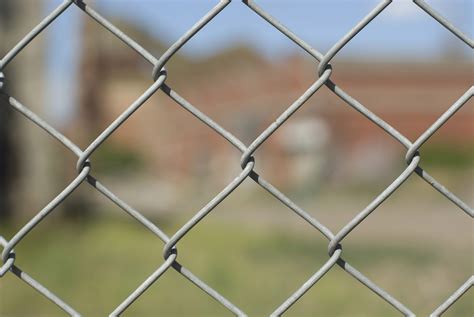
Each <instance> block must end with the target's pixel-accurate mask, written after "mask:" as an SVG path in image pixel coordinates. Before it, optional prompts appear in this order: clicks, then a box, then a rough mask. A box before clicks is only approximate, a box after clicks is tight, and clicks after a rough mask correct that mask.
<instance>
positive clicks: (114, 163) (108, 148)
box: [91, 142, 145, 174]
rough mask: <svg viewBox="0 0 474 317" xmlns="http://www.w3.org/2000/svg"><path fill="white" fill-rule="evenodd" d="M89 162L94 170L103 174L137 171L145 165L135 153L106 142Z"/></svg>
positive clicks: (121, 146)
mask: <svg viewBox="0 0 474 317" xmlns="http://www.w3.org/2000/svg"><path fill="white" fill-rule="evenodd" d="M91 160H92V164H93V165H94V170H96V171H98V172H99V173H104V174H115V173H124V172H129V171H132V170H133V171H137V170H140V169H141V168H143V167H144V163H145V162H144V160H143V158H142V157H141V156H140V154H139V153H138V152H137V151H135V150H132V149H128V148H127V147H125V146H123V145H120V146H118V145H114V144H112V143H107V142H106V143H104V144H103V145H102V146H101V147H100V148H99V149H98V150H97V151H96V152H95V153H94V155H93V157H92V159H91Z"/></svg>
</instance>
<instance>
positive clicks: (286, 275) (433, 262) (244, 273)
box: [0, 218, 473, 317]
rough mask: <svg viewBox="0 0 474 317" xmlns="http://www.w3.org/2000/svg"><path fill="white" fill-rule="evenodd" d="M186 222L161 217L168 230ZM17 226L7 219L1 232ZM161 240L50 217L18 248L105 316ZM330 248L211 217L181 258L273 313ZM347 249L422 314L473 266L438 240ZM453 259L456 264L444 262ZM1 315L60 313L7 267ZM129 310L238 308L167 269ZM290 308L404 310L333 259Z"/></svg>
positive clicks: (68, 297)
mask: <svg viewBox="0 0 474 317" xmlns="http://www.w3.org/2000/svg"><path fill="white" fill-rule="evenodd" d="M157 224H160V223H159V222H157ZM181 224H182V222H179V223H171V222H168V223H165V224H163V225H164V228H165V231H166V232H167V233H171V232H174V231H176V229H177V228H178V227H179V225H181ZM17 229H18V227H17V226H13V227H11V228H2V232H6V231H7V232H10V233H12V232H14V231H15V230H17ZM10 237H11V236H7V238H10ZM162 248H163V244H162V243H161V242H160V241H159V240H158V239H157V238H156V237H155V236H153V235H152V234H151V233H149V232H148V231H146V230H144V229H143V228H142V227H141V226H140V225H138V224H136V223H134V222H133V221H131V220H128V219H127V220H123V219H120V220H118V219H108V218H107V219H97V220H96V221H91V222H84V223H81V224H76V225H73V224H68V223H61V226H58V223H55V222H54V221H53V222H50V223H48V224H41V225H40V226H39V227H38V228H37V229H35V230H34V231H33V232H32V233H31V234H30V235H29V236H28V237H27V238H26V239H25V240H24V241H23V242H22V243H21V244H20V245H19V246H18V247H17V248H16V253H17V261H16V263H17V265H18V266H19V267H20V268H21V269H23V270H24V271H26V272H27V273H29V274H30V275H31V276H32V277H34V278H36V279H37V280H38V281H40V282H41V283H43V284H44V285H45V286H47V287H48V288H49V289H50V290H51V291H53V292H55V293H56V294H59V295H60V297H61V298H63V299H64V300H65V301H66V302H68V303H69V304H70V305H71V306H72V307H74V308H75V309H77V310H78V311H80V312H82V313H83V315H84V316H107V315H108V314H109V313H110V312H111V311H112V310H113V309H114V308H115V307H116V306H117V305H118V304H119V303H120V302H121V301H122V300H123V299H125V298H126V297H127V295H128V294H129V293H130V292H131V291H133V290H134V289H135V288H136V287H137V286H138V285H139V284H140V283H141V282H142V281H143V280H144V279H146V278H147V276H148V275H149V274H151V273H152V272H153V271H154V270H155V269H156V268H157V267H158V266H159V265H160V264H161V263H162V262H163V259H162V255H161V254H162ZM326 248H327V241H325V240H323V239H322V238H321V236H320V235H318V233H317V232H315V233H314V234H311V233H308V232H299V231H295V230H292V231H290V232H285V231H284V230H283V228H282V227H277V228H275V227H273V228H272V227H271V226H268V227H267V226H265V225H258V226H249V225H244V224H238V223H231V222H225V221H222V220H216V219H214V218H211V219H206V220H205V221H204V222H203V223H201V224H200V225H199V226H197V227H196V228H195V229H193V230H192V231H191V233H190V234H189V235H188V236H186V237H185V238H184V239H183V240H182V241H180V243H179V247H178V249H179V253H178V259H179V261H180V262H181V264H183V265H184V266H185V267H186V268H188V269H190V270H191V271H193V272H194V273H196V274H197V275H198V276H199V277H201V278H202V279H203V280H204V281H205V282H206V283H208V284H209V285H211V286H212V287H213V288H215V289H216V290H218V291H219V292H220V293H221V294H223V295H224V296H225V297H227V298H228V299H229V300H231V301H232V302H233V303H235V304H236V305H238V306H239V307H240V308H241V309H242V310H244V311H245V312H246V313H248V314H249V316H268V315H269V314H270V312H272V311H273V310H274V309H275V308H276V307H278V306H279V304H281V303H282V302H283V301H284V299H285V298H287V297H288V296H289V295H290V294H291V293H292V292H293V291H294V290H296V289H297V288H298V287H299V286H300V285H301V284H302V283H303V282H304V281H305V280H306V279H307V278H308V277H309V276H311V274H313V273H314V272H315V271H316V270H317V269H318V268H319V267H320V266H321V265H323V263H324V262H325V261H326V260H327V254H326ZM346 249H347V250H346ZM343 254H344V258H345V259H346V260H348V261H349V262H350V263H351V264H353V265H354V266H356V267H357V268H358V269H359V270H360V271H362V272H363V273H365V274H366V275H367V276H368V277H369V278H371V279H373V280H374V281H375V282H376V283H378V284H380V285H381V286H383V287H384V288H385V289H386V290H387V291H389V292H390V293H392V294H393V295H394V296H395V297H397V298H399V299H400V300H401V301H402V302H404V303H406V304H407V305H408V306H409V307H410V308H411V309H412V310H414V311H416V312H418V316H426V315H428V314H429V312H431V311H432V310H433V309H434V308H435V307H436V306H437V305H439V303H440V302H441V301H442V300H443V299H444V298H446V297H447V296H448V295H449V293H450V292H452V290H454V289H455V288H457V286H458V285H457V284H456V283H458V281H459V280H462V279H463V278H465V275H466V274H467V273H466V272H470V268H471V265H472V263H471V260H470V255H469V253H467V254H464V253H452V254H450V253H446V254H444V253H443V254H441V253H439V252H437V251H436V246H435V245H432V246H429V245H419V246H415V245H406V244H396V243H393V242H390V241H382V240H379V241H370V242H367V241H359V242H357V241H355V242H352V241H351V242H350V243H349V242H348V243H347V247H346V245H345V249H344V251H343ZM450 261H455V263H457V266H456V267H452V266H450V265H448V263H451V262H450ZM448 277H449V278H448ZM427 283H428V284H429V283H431V285H427ZM471 293H472V292H471ZM469 297H470V299H469ZM466 298H467V299H466ZM466 298H464V299H463V300H462V301H460V302H459V303H457V304H456V305H455V306H454V307H453V309H452V310H451V311H450V312H451V313H450V314H446V316H472V312H473V306H472V304H471V302H470V301H471V300H472V294H470V295H467V296H466ZM0 316H5V317H16V316H22V317H23V316H64V313H62V312H61V311H60V310H59V309H57V308H56V307H55V305H53V304H51V303H49V302H48V301H47V300H46V299H44V298H43V297H42V296H41V295H38V293H36V292H35V291H34V290H32V289H31V288H29V287H28V286H25V284H23V283H22V282H21V281H19V280H18V279H17V278H16V277H15V276H13V275H12V274H7V275H6V276H5V277H3V278H2V279H0ZM124 316H145V317H146V316H169V317H175V316H176V317H178V316H192V317H194V316H203V317H204V316H206V317H213V316H232V315H231V314H229V313H228V312H227V311H226V310H225V309H224V308H222V307H221V306H220V305H219V304H218V303H216V302H215V301H214V300H212V299H211V298H210V297H208V296H207V295H206V294H204V293H203V292H202V291H200V290H199V289H198V288H196V287H195V286H194V285H192V284H191V283H189V282H188V281H186V280H185V279H184V278H183V277H182V276H180V275H179V274H178V273H176V272H175V271H173V270H170V271H168V272H167V273H166V274H164V275H163V276H162V277H161V278H160V279H159V280H158V281H157V282H156V283H155V284H154V285H153V286H152V287H151V288H150V289H149V290H148V291H147V292H146V293H145V294H144V295H143V296H142V297H140V298H139V299H138V300H137V301H136V302H135V303H134V304H133V305H132V306H131V307H130V309H129V310H127V312H126V313H125V314H124ZM285 316H295V317H296V316H302V317H305V316H308V317H309V316H400V314H399V313H397V312H396V311H395V310H394V309H392V307H391V306H389V305H388V304H386V303H385V302H384V301H383V300H381V299H380V298H378V297H377V296H375V295H374V294H373V293H372V292H370V291H369V290H368V289H366V288H365V287H364V286H362V285H361V284H360V283H359V282H357V281H356V280H354V279H353V278H351V277H350V276H349V275H348V274H346V273H345V272H344V271H343V270H341V269H340V268H338V267H336V268H334V269H333V270H332V271H330V272H329V273H328V274H327V275H326V276H325V277H323V279H322V280H321V281H320V282H319V283H318V284H317V285H316V286H315V287H313V288H312V289H311V290H310V291H309V292H308V293H307V294H306V295H305V296H304V297H303V298H302V299H301V300H300V301H299V302H298V303H297V304H296V305H295V306H294V307H292V308H291V309H290V310H289V311H288V313H287V314H286V315H285Z"/></svg>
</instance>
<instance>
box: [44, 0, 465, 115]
mask: <svg viewBox="0 0 474 317" xmlns="http://www.w3.org/2000/svg"><path fill="white" fill-rule="evenodd" d="M61 2H62V1H61V0H46V1H45V12H44V14H46V13H48V12H50V11H51V10H52V9H53V8H54V7H56V6H57V5H59V4H60V3H61ZM86 2H87V3H90V5H91V7H93V8H94V9H96V10H97V11H98V12H100V13H101V14H102V15H103V16H104V17H106V18H109V19H114V18H119V19H122V20H125V21H127V22H130V23H132V24H134V25H137V26H139V27H142V28H143V29H144V30H145V31H147V32H149V33H150V34H151V35H153V36H155V37H157V38H159V39H160V40H161V41H163V42H164V43H165V44H167V45H171V44H172V43H173V42H174V41H176V40H177V39H178V38H179V37H180V36H181V35H182V34H183V33H185V32H186V31H187V30H188V29H189V28H190V27H191V26H192V25H194V24H195V23H196V22H197V21H198V20H199V19H200V18H201V17H202V16H203V15H204V14H206V13H207V12H208V11H209V10H210V9H211V8H212V7H213V6H214V5H215V4H216V3H217V0H213V1H211V0H95V1H86ZM379 2H380V1H377V0H257V1H256V3H258V5H259V6H261V7H262V8H264V9H265V10H267V11H268V12H269V13H270V14H271V15H273V16H274V17H276V18H277V19H278V20H279V21H280V22H282V23H283V24H285V25H286V26H287V27H289V28H290V29H291V30H292V31H294V32H295V33H296V34H298V35H299V36H300V37H301V38H303V39H304V40H305V41H307V42H308V43H310V44H311V45H312V46H313V47H314V48H316V49H318V50H319V51H321V52H323V53H324V52H326V51H327V50H329V48H330V47H331V46H332V45H334V44H335V43H336V42H337V41H338V40H339V39H340V38H341V37H343V36H344V35H345V34H346V33H347V32H348V31H349V30H350V29H351V28H352V27H353V26H354V25H356V24H357V23H358V22H359V21H360V20H361V19H362V18H363V17H364V16H365V15H366V14H367V13H368V12H369V11H371V10H372V9H373V8H374V7H375V6H376V5H377V4H378V3H379ZM428 3H429V4H430V5H431V6H432V7H433V8H434V9H436V10H437V11H439V12H442V13H443V15H444V16H445V17H446V18H447V19H448V20H450V21H452V22H453V23H454V24H455V25H456V26H457V27H458V28H459V29H461V30H462V31H463V32H464V33H466V34H468V35H469V36H470V37H471V38H472V37H473V33H474V22H473V9H474V8H473V7H474V4H473V3H474V1H472V0H428ZM86 18H89V17H88V16H86V15H85V14H83V13H82V11H80V10H79V9H78V8H74V6H71V7H70V8H69V9H68V10H67V11H66V12H65V13H64V14H63V15H62V16H60V17H59V18H58V19H57V20H56V21H55V22H54V23H53V24H52V25H51V26H50V27H49V28H48V33H47V43H48V45H47V47H48V52H47V54H46V56H47V65H48V73H49V78H50V80H49V82H50V83H51V85H50V89H49V90H50V91H51V94H53V93H54V94H55V96H56V98H55V100H56V101H55V102H54V103H53V104H52V105H51V106H50V107H51V118H52V119H53V120H56V121H57V122H60V123H64V122H67V119H68V118H69V117H71V116H72V115H73V109H74V103H75V100H76V94H77V91H76V90H75V88H74V87H75V80H74V79H75V77H76V75H77V72H78V65H77V63H76V61H77V60H78V56H77V54H78V52H79V51H80V50H79V47H80V45H81V41H80V38H81V34H80V30H81V23H82V21H83V19H86ZM97 30H98V31H99V32H107V31H106V30H103V29H102V28H101V27H100V26H99V25H97ZM65 39H67V40H65ZM236 44H246V45H249V46H250V47H252V48H253V49H255V50H256V51H257V52H259V53H261V54H263V55H264V56H266V57H268V58H272V59H277V58H278V57H281V56H285V55H288V54H292V53H295V52H301V49H300V48H298V47H297V46H296V45H295V44H293V43H292V42H291V41H290V40H288V39H287V38H286V37H285V36H284V35H282V34H281V33H279V32H278V31H277V30H275V29H274V28H273V27H271V26H270V25H269V24H268V23H267V22H266V21H264V20H263V19H262V18H260V17H259V16H258V15H256V14H255V13H254V12H253V11H251V10H250V9H249V8H247V7H246V6H245V5H243V4H242V3H241V1H233V2H231V4H229V5H228V6H227V7H226V8H225V9H224V10H223V11H222V12H221V13H220V14H219V15H218V16H217V17H216V18H215V19H214V20H212V21H211V22H210V23H209V24H208V25H206V27H205V28H204V29H203V30H202V31H201V32H199V33H198V34H197V35H196V36H195V37H194V38H193V39H192V40H191V41H190V42H189V43H188V44H186V45H185V46H184V47H183V49H182V51H181V52H182V53H184V54H186V55H188V56H189V57H195V58H202V57H207V56H211V55H212V54H215V53H216V52H218V51H219V50H222V49H225V48H227V47H230V46H233V45H236ZM446 47H449V48H450V49H454V50H459V51H461V52H464V53H465V54H466V56H470V57H471V58H472V56H473V55H472V50H470V49H469V48H467V46H466V45H465V44H463V43H462V42H461V41H459V40H457V38H456V37H455V36H454V35H453V34H451V33H450V32H449V31H447V30H446V29H445V28H444V27H442V26H441V25H440V24H438V22H436V21H435V20H434V19H433V18H431V17H430V16H429V15H427V14H426V13H425V12H424V11H423V10H421V9H420V8H419V7H417V6H416V5H415V4H414V3H413V2H412V1H411V0H394V1H393V2H392V3H391V4H390V5H389V6H388V8H386V9H385V10H384V11H383V12H382V13H381V14H380V15H379V16H378V17H377V18H376V19H375V20H374V21H372V22H371V23H370V24H369V25H368V26H367V27H366V28H365V29H364V30H362V31H361V33H359V34H358V35H357V36H356V37H355V38H354V39H353V40H352V41H351V42H350V43H349V44H348V45H347V46H346V47H344V49H343V50H342V51H341V53H340V55H338V56H340V57H355V58H364V59H381V58H385V59H387V58H388V59H399V60H407V59H408V58H410V59H416V60H430V59H433V58H437V57H439V56H440V55H442V54H443V52H445V50H446ZM152 53H153V54H154V55H155V56H159V55H160V54H161V53H163V52H152ZM336 58H337V57H336ZM59 85H60V86H61V87H63V89H61V93H60V94H59V96H58V91H57V89H56V87H58V86H59ZM65 104H67V105H68V106H65Z"/></svg>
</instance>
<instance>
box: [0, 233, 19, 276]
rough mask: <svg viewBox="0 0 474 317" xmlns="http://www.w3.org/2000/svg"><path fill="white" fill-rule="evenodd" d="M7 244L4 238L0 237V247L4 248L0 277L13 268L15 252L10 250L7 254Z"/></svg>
mask: <svg viewBox="0 0 474 317" xmlns="http://www.w3.org/2000/svg"><path fill="white" fill-rule="evenodd" d="M7 245H8V242H7V240H5V238H4V237H2V236H0V246H2V247H3V248H4V250H3V252H2V262H3V265H2V266H1V267H0V277H3V276H4V275H5V274H6V273H7V272H8V271H10V269H11V268H12V267H13V265H14V263H15V258H16V255H15V251H14V250H13V249H12V250H10V251H9V252H7V250H8V248H7Z"/></svg>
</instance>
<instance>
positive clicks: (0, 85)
mask: <svg viewBox="0 0 474 317" xmlns="http://www.w3.org/2000/svg"><path fill="white" fill-rule="evenodd" d="M4 86H5V75H4V74H3V73H2V72H0V90H1V89H3V87H4Z"/></svg>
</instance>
